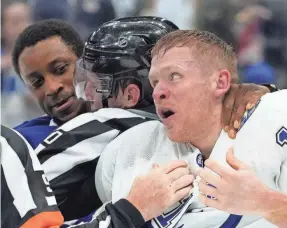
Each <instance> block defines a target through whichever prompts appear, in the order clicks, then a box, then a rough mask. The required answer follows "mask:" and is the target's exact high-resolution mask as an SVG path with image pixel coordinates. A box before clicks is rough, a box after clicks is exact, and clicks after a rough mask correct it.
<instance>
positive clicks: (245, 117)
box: [238, 100, 261, 131]
mask: <svg viewBox="0 0 287 228" xmlns="http://www.w3.org/2000/svg"><path fill="white" fill-rule="evenodd" d="M260 101H261V100H258V101H257V102H256V104H255V105H254V107H253V108H252V109H250V110H248V111H247V112H245V113H244V116H243V118H242V121H241V125H240V127H239V129H238V131H239V130H240V129H241V128H242V127H243V125H244V124H245V123H246V121H247V120H248V119H249V117H250V116H251V115H252V114H253V112H254V111H255V109H256V108H257V106H258V105H259V103H260Z"/></svg>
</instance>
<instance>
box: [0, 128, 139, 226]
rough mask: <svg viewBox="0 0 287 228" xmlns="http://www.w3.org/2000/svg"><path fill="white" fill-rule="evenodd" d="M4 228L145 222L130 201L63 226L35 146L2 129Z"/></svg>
mask: <svg viewBox="0 0 287 228" xmlns="http://www.w3.org/2000/svg"><path fill="white" fill-rule="evenodd" d="M1 134H2V136H0V145H1V227H5V228H6V227H7V228H18V227H21V228H32V227H35V228H59V227H63V228H64V227H67V228H69V227H75V228H134V227H141V226H142V225H143V224H144V220H143V218H142V216H141V214H140V213H139V212H138V210H137V209H136V208H135V207H134V206H133V205H132V204H130V203H129V202H128V201H127V200H124V199H122V200H120V201H118V202H116V203H115V204H111V203H109V204H106V205H104V206H102V207H101V208H100V209H99V210H97V211H95V212H93V213H91V214H90V215H88V216H87V217H84V218H81V219H77V220H74V221H72V222H67V223H63V222H64V219H63V216H62V214H61V212H60V211H59V209H58V207H57V204H56V200H55V197H54V195H53V192H52V190H51V188H50V184H49V182H48V181H47V179H46V176H45V174H44V172H43V170H42V168H41V165H40V163H39V161H38V159H37V157H36V155H35V154H34V151H33V150H32V148H31V146H30V145H29V144H28V143H26V141H25V140H24V139H23V138H22V137H21V136H20V135H19V134H17V133H16V132H15V131H13V130H11V129H9V128H7V127H4V126H1Z"/></svg>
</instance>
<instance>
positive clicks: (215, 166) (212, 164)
mask: <svg viewBox="0 0 287 228" xmlns="http://www.w3.org/2000/svg"><path fill="white" fill-rule="evenodd" d="M204 164H205V167H206V168H208V169H210V170H208V169H203V170H204V172H203V171H201V172H203V173H205V172H208V173H210V174H212V175H213V176H216V175H214V173H212V172H211V171H213V172H215V173H217V174H218V175H219V176H220V177H222V176H226V175H227V174H228V173H229V172H230V171H232V169H231V168H230V167H229V166H227V165H223V164H220V163H218V162H217V161H214V160H211V159H207V160H206V161H205V163H204ZM220 177H218V178H220ZM207 182H208V181H207ZM209 183H211V182H209Z"/></svg>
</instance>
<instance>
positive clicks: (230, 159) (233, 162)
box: [226, 147, 249, 170]
mask: <svg viewBox="0 0 287 228" xmlns="http://www.w3.org/2000/svg"><path fill="white" fill-rule="evenodd" d="M226 162H227V163H228V164H229V165H230V166H231V168H233V169H235V170H239V169H249V166H248V165H246V164H244V163H243V162H241V161H239V160H238V159H237V158H235V156H234V153H233V147H231V148H229V149H228V152H227V154H226Z"/></svg>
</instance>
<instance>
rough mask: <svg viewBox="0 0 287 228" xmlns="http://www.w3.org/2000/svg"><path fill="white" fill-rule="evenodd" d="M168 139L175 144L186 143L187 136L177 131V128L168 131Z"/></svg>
mask: <svg viewBox="0 0 287 228" xmlns="http://www.w3.org/2000/svg"><path fill="white" fill-rule="evenodd" d="M166 131H167V136H168V138H169V139H170V140H171V141H173V142H185V141H186V140H185V136H184V135H183V134H182V131H179V130H177V129H176V128H175V127H173V128H168V129H166Z"/></svg>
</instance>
